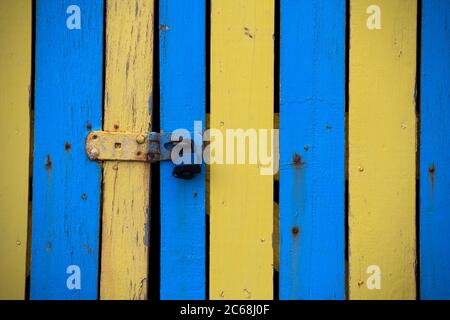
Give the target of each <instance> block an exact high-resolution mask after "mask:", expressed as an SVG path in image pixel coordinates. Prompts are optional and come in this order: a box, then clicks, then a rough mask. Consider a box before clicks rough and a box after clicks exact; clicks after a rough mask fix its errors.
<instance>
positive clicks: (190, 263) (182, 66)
mask: <svg viewBox="0 0 450 320" xmlns="http://www.w3.org/2000/svg"><path fill="white" fill-rule="evenodd" d="M205 16H206V14H205V1H203V0H195V1H186V0H161V1H160V21H159V22H160V87H161V91H160V96H161V98H160V103H161V104H160V106H161V111H160V113H161V114H160V125H161V129H162V130H163V131H164V132H170V131H173V130H176V129H179V128H184V129H186V130H188V131H190V132H193V131H194V121H202V122H204V119H205ZM173 167H174V165H173V164H172V163H171V162H163V163H161V184H160V191H161V202H160V204H161V288H160V290H161V291H160V294H161V299H204V298H205V285H206V280H205V250H206V249H205V167H204V166H202V172H201V174H199V175H197V176H196V177H195V178H194V179H193V180H181V179H175V178H174V177H173V176H172V169H173Z"/></svg>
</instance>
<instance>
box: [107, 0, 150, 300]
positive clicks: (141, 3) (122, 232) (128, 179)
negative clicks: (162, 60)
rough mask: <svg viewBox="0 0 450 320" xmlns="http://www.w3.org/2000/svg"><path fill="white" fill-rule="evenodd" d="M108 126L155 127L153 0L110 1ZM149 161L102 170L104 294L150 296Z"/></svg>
mask: <svg viewBox="0 0 450 320" xmlns="http://www.w3.org/2000/svg"><path fill="white" fill-rule="evenodd" d="M106 4H107V9H106V10H107V15H106V17H107V19H106V80H105V81H106V83H105V110H104V130H107V131H120V132H127V131H128V132H136V133H143V134H146V133H147V132H148V131H149V130H150V128H151V112H152V110H151V106H152V72H153V10H154V8H153V1H152V0H129V1H123V0H107V2H106ZM149 183H150V165H149V164H148V163H140V162H115V161H113V162H106V163H105V164H104V169H103V220H102V224H103V225H102V226H103V231H102V259H101V282H100V297H101V299H146V298H147V277H148V271H147V270H148V240H149V230H148V228H149V195H150V190H149Z"/></svg>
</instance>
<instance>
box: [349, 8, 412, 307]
mask: <svg viewBox="0 0 450 320" xmlns="http://www.w3.org/2000/svg"><path fill="white" fill-rule="evenodd" d="M373 4H374V2H373V1H372V0H351V1H350V80H349V81H350V84H349V102H350V105H349V167H348V170H349V205H350V208H349V254H350V257H349V267H350V269H349V281H350V282H349V290H350V298H351V299H414V298H415V297H416V279H415V277H416V276H415V271H416V216H415V203H416V190H415V189H416V182H415V179H416V118H415V80H416V36H417V34H416V22H417V1H416V0H379V1H377V2H376V5H377V7H374V6H373ZM378 9H379V10H378ZM378 12H379V13H380V16H381V25H379V27H380V28H379V29H378V28H377V26H378V24H377V23H376V22H377V14H378ZM378 276H380V279H381V283H380V286H379V288H378V281H377V279H378Z"/></svg>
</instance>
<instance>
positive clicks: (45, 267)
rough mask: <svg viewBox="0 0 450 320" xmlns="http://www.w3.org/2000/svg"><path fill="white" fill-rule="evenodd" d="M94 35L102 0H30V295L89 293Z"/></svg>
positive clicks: (97, 98) (95, 200)
mask: <svg viewBox="0 0 450 320" xmlns="http://www.w3.org/2000/svg"><path fill="white" fill-rule="evenodd" d="M74 6H76V7H74ZM76 12H79V16H78V17H79V18H80V19H81V24H80V25H79V27H80V28H81V29H77V28H74V29H71V28H73V27H76V26H77V24H76V23H74V21H75V20H73V19H77V14H76ZM74 15H75V16H74ZM68 26H70V27H71V28H69V27H68ZM102 35H103V2H102V1H92V0H71V1H53V0H38V1H37V27H36V93H35V128H34V171H33V216H32V255H31V259H32V261H31V298H32V299H95V298H96V297H97V274H98V239H99V220H100V217H99V214H100V212H99V208H100V167H99V165H98V164H96V163H95V162H92V161H89V160H88V158H87V156H86V153H85V150H84V140H85V137H86V135H87V134H88V131H89V130H91V129H96V130H98V129H100V128H101V117H102V109H101V101H102V94H101V92H102V60H103V59H102V56H103V52H102ZM78 276H79V280H80V282H78V281H76V280H77V279H76V278H77V277H78ZM78 284H80V286H79V287H78Z"/></svg>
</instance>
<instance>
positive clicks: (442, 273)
mask: <svg viewBox="0 0 450 320" xmlns="http://www.w3.org/2000/svg"><path fill="white" fill-rule="evenodd" d="M422 6H423V7H422V63H421V68H422V70H421V87H420V97H421V104H420V106H421V107H420V123H421V124H420V129H421V130H420V297H421V299H450V273H449V272H448V271H449V270H450V241H449V235H450V212H449V208H450V140H449V138H448V136H449V133H450V131H449V130H450V129H449V127H450V109H449V108H450V95H449V89H450V60H449V52H450V33H449V32H450V30H449V26H450V2H449V1H447V0H428V1H423V4H422Z"/></svg>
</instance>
